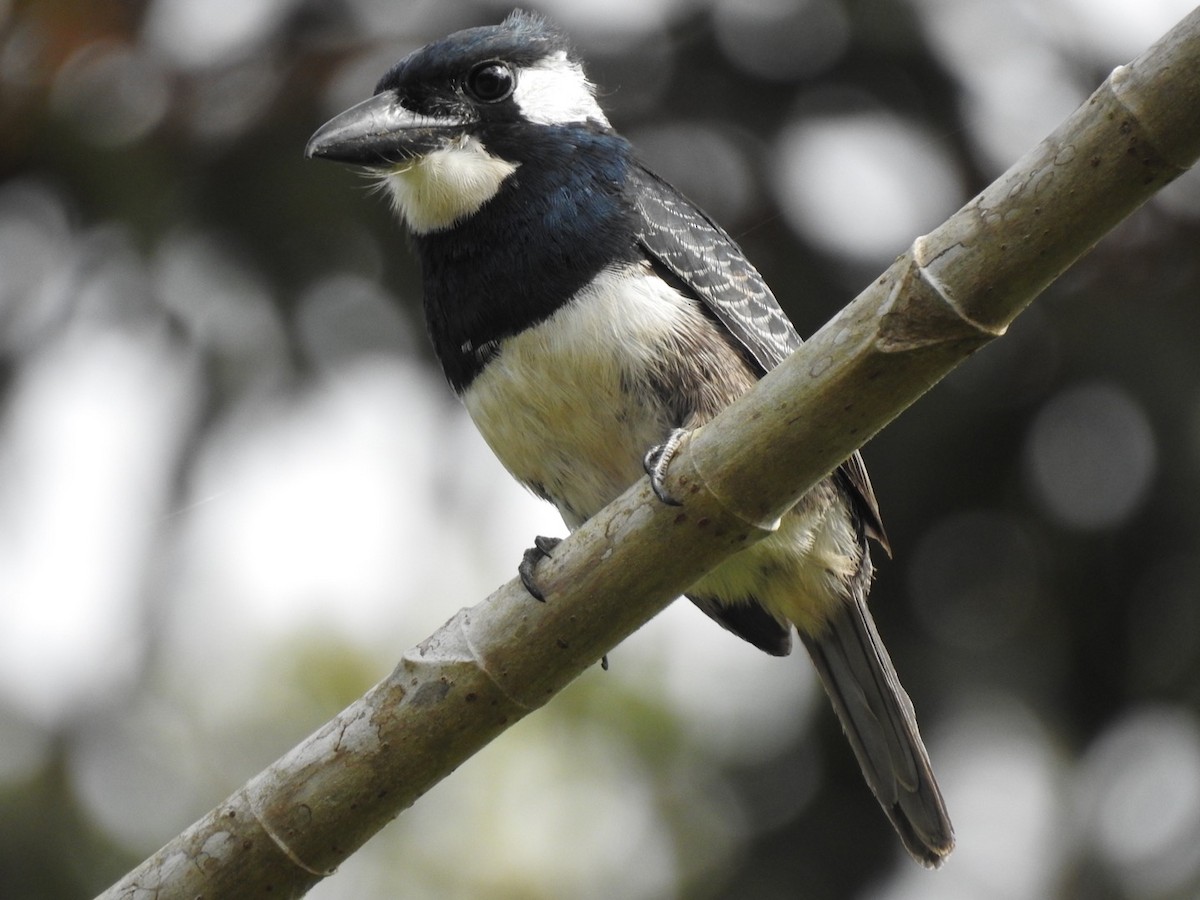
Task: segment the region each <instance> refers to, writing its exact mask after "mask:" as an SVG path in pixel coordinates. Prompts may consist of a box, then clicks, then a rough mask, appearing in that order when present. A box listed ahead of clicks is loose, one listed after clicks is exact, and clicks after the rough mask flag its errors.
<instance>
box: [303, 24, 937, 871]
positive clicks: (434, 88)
mask: <svg viewBox="0 0 1200 900" xmlns="http://www.w3.org/2000/svg"><path fill="white" fill-rule="evenodd" d="M596 96H597V90H596V87H595V85H594V84H593V83H592V82H591V81H590V80H589V78H588V76H587V74H586V73H585V71H584V66H583V61H582V59H581V57H580V55H579V54H578V52H577V51H576V50H575V48H574V46H573V45H572V43H571V41H570V39H569V38H568V36H567V35H566V34H565V32H563V31H562V30H561V29H560V28H559V27H558V26H557V25H555V24H554V23H553V22H551V21H550V20H549V19H547V18H546V17H544V16H541V15H539V14H535V13H529V12H525V11H522V10H514V11H513V12H512V13H511V14H509V15H508V16H507V17H506V18H505V19H504V20H503V21H502V22H501V23H500V24H498V25H488V26H481V27H475V28H467V29H465V30H462V31H457V32H455V33H453V34H450V35H449V36H447V37H444V38H441V39H438V40H435V41H433V42H431V43H429V44H427V45H425V46H423V47H421V48H419V49H417V50H414V51H413V52H411V53H409V54H408V55H407V56H405V57H404V58H402V59H401V60H400V61H399V62H397V63H396V64H395V65H393V66H392V67H391V68H390V69H389V70H388V71H387V72H386V73H385V74H384V75H383V77H382V78H381V79H380V80H379V82H378V84H377V85H376V87H375V92H374V94H373V95H372V96H370V97H368V98H367V99H365V100H363V101H362V102H360V103H358V104H357V105H355V106H353V107H351V108H350V109H348V110H346V111H345V112H343V113H341V114H339V115H337V116H335V117H334V118H333V119H331V120H330V121H329V122H327V123H326V124H325V125H323V126H322V127H321V128H319V129H318V130H317V131H316V132H315V133H314V135H313V136H312V138H311V139H310V141H309V142H308V145H307V147H306V149H305V155H306V156H307V157H309V158H313V159H325V160H330V161H334V162H340V163H344V164H348V165H352V166H357V167H361V168H362V169H364V170H366V172H367V173H368V174H369V175H370V176H371V177H372V178H373V179H375V180H376V181H377V182H378V184H379V185H380V187H381V188H382V190H383V193H384V194H385V195H386V196H387V197H388V198H389V199H390V202H391V205H392V207H393V209H394V211H395V213H396V215H397V216H398V218H399V219H400V221H401V223H402V225H403V227H404V229H405V230H406V231H407V233H408V236H409V239H410V244H411V248H412V251H413V252H414V253H415V255H416V257H417V259H418V262H419V265H420V269H421V281H422V286H423V294H424V296H423V306H424V313H425V319H426V326H427V330H428V333H429V337H430V339H431V342H432V344H433V349H434V352H435V354H436V356H437V358H438V360H439V362H440V364H441V367H442V370H443V372H444V374H445V377H446V380H447V381H448V382H449V385H450V387H451V388H452V389H453V391H454V393H455V394H457V395H458V397H459V398H460V399H461V401H462V402H463V404H464V405H465V407H466V410H467V412H468V413H469V415H470V417H471V419H472V420H473V421H474V423H475V425H476V427H477V428H478V430H479V431H480V433H481V434H482V435H483V438H484V439H485V441H486V442H487V443H488V445H489V446H490V448H491V449H492V451H493V452H494V453H495V455H496V456H497V457H498V458H499V460H500V461H501V463H503V465H504V466H505V467H506V468H507V470H508V471H509V472H510V473H511V474H512V475H513V476H514V477H515V478H516V479H517V480H518V481H519V482H521V483H522V484H523V485H524V486H525V487H527V488H528V489H529V490H531V491H532V492H533V493H534V494H536V495H537V496H539V497H541V498H543V499H545V500H548V501H549V502H551V503H553V504H554V505H555V506H556V507H557V508H558V510H559V512H560V513H561V515H562V518H563V520H564V522H565V523H566V525H567V527H568V528H569V529H571V530H574V529H575V528H578V527H579V526H580V525H581V524H582V523H584V522H586V521H587V520H588V518H589V517H591V516H593V515H595V514H596V513H597V512H598V511H599V510H601V509H602V508H603V507H604V506H606V505H607V504H608V503H610V502H611V501H612V500H614V499H616V498H617V497H618V496H620V495H621V494H622V493H623V492H624V491H625V490H626V489H627V488H628V487H629V486H630V485H632V484H634V483H635V482H636V481H638V480H639V479H640V478H642V477H643V476H644V475H649V477H650V483H651V486H652V487H653V489H654V492H655V494H657V495H658V498H659V500H660V501H661V502H664V503H670V504H676V503H678V500H677V499H676V498H674V497H672V496H671V495H670V493H669V491H668V490H667V489H666V487H665V478H666V473H667V472H668V471H669V466H670V462H671V457H672V455H673V453H674V451H675V449H676V448H677V447H678V445H679V443H680V441H681V439H682V437H683V436H684V435H686V434H687V433H688V432H689V431H690V430H692V429H695V428H697V427H698V426H700V425H702V424H704V423H705V422H707V421H709V420H710V419H712V418H713V417H714V416H715V415H716V414H717V413H718V412H719V411H720V410H722V409H723V408H724V407H726V406H727V405H728V404H730V403H731V402H732V401H733V400H735V399H737V398H738V397H739V396H741V395H742V394H743V393H745V392H746V391H747V390H749V389H750V388H752V387H753V386H754V385H755V383H756V382H757V381H758V380H759V379H760V378H761V377H762V376H763V375H764V374H765V373H766V372H767V371H769V370H770V369H772V368H774V367H775V366H777V365H778V364H779V363H780V362H782V361H783V359H785V358H786V357H787V356H788V355H790V354H791V353H792V352H793V351H794V350H795V349H796V348H797V347H799V346H800V344H801V338H800V336H799V335H798V333H797V331H796V329H795V327H794V326H793V325H792V323H791V322H790V321H789V320H788V318H787V316H786V315H785V314H784V312H783V310H782V309H781V308H780V305H779V303H778V302H777V301H776V299H775V297H774V295H773V294H772V292H771V290H770V288H769V287H768V286H767V284H766V282H765V281H764V280H763V278H762V276H761V275H760V274H759V273H758V271H757V270H756V269H755V268H754V266H753V265H752V264H751V263H750V262H749V260H748V259H747V258H746V255H745V254H744V253H743V251H742V249H741V248H740V247H739V246H738V244H737V243H736V242H735V241H734V240H733V239H732V238H731V237H730V236H729V234H728V233H727V232H726V231H725V230H724V229H723V228H722V227H721V226H720V225H718V224H717V223H716V222H715V221H714V220H713V219H712V218H710V217H709V216H708V215H707V214H705V213H704V212H703V211H701V210H700V208H699V207H697V206H696V205H695V204H693V203H692V202H691V201H689V200H688V199H687V198H686V197H684V196H683V195H682V194H681V193H680V192H679V191H678V190H676V189H675V188H674V187H672V186H671V185H670V184H669V183H668V182H666V181H665V180H664V179H662V178H661V177H659V176H658V175H656V174H654V172H652V171H651V170H650V169H649V168H647V167H646V166H645V165H644V164H643V163H642V162H641V161H640V158H639V157H638V156H637V154H636V152H635V151H634V149H633V147H632V146H631V144H630V143H629V142H628V141H627V140H625V138H623V137H621V136H620V135H619V134H618V133H617V132H616V130H614V128H613V126H612V125H611V124H610V122H609V120H608V118H607V116H606V115H605V113H604V111H603V109H602V108H601V106H600V105H599V102H598V101H597V99H596ZM872 541H873V542H875V543H877V544H878V545H879V546H880V547H881V548H882V549H883V550H884V551H885V552H887V553H889V555H890V552H891V551H890V547H889V544H888V539H887V536H886V533H885V531H884V528H883V522H882V520H881V518H880V513H879V506H878V502H877V500H876V497H875V492H874V489H873V488H872V486H871V481H870V479H869V477H868V475H867V470H866V467H865V465H864V464H863V460H862V457H861V456H860V455H859V454H858V453H857V452H856V453H855V454H854V455H852V456H851V457H850V458H849V459H847V460H846V461H845V462H844V463H842V464H841V465H840V466H839V467H838V468H837V469H836V470H835V471H834V472H833V473H832V474H831V475H829V476H828V477H826V478H825V479H824V480H823V481H821V482H820V483H818V484H817V485H816V486H815V487H813V488H812V489H811V490H810V491H809V492H808V493H807V494H805V495H804V496H803V497H802V498H801V499H800V500H799V501H798V502H797V503H796V504H795V506H794V507H793V508H792V509H791V510H790V511H789V512H788V513H786V514H785V515H784V516H783V517H782V520H781V522H780V525H779V527H778V529H777V530H776V531H775V532H774V533H773V534H771V535H770V536H768V537H767V538H765V539H763V540H761V541H759V542H758V543H756V544H754V545H753V546H751V547H748V548H746V549H744V550H742V551H739V552H738V553H736V554H735V555H734V556H732V557H730V558H728V559H727V560H726V561H724V562H722V563H721V564H720V565H719V566H717V567H716V568H715V569H713V570H712V571H711V572H710V573H708V574H707V575H705V576H703V577H702V578H701V579H700V580H699V581H697V582H696V583H695V584H694V585H693V586H692V587H691V588H690V589H689V590H688V591H687V596H688V598H689V599H690V600H691V601H692V602H693V603H694V604H695V605H696V606H697V607H699V608H700V609H701V610H702V611H703V612H705V613H706V614H707V615H708V616H710V617H711V618H712V619H714V620H716V621H717V622H718V623H719V624H720V625H722V626H723V627H724V628H726V629H728V630H729V631H731V632H733V633H734V634H736V635H737V636H739V637H741V638H743V639H744V640H746V641H748V642H749V643H750V644H752V645H754V646H755V647H757V648H759V649H761V650H763V651H765V652H766V653H768V654H772V655H775V656H784V655H787V654H788V653H789V652H790V651H791V649H792V631H793V629H795V631H796V633H797V634H798V635H799V637H800V641H801V642H802V643H803V645H804V646H805V648H806V649H807V650H808V653H809V656H810V657H811V658H812V661H813V663H814V664H815V667H816V670H817V672H818V674H819V677H820V680H821V682H822V684H823V686H824V688H825V690H826V692H827V693H828V695H829V698H830V700H831V701H832V705H833V708H834V711H835V713H836V715H837V717H838V718H839V720H840V722H841V725H842V728H843V730H844V732H845V734H846V736H847V738H848V740H849V743H850V745H851V747H852V749H853V752H854V754H855V756H856V757H857V759H858V762H859V764H860V766H861V768H862V771H863V774H864V776H865V780H866V782H867V784H868V785H869V786H870V788H871V790H872V791H873V793H874V795H875V797H876V798H877V799H878V801H879V803H880V805H881V806H882V808H883V810H884V812H885V813H886V815H887V817H888V818H889V819H890V821H891V823H892V825H893V826H894V828H895V830H896V832H897V833H898V834H899V837H900V839H901V842H902V843H903V845H904V847H905V848H906V849H907V850H908V852H909V853H910V854H911V855H912V857H913V858H914V859H916V860H917V861H918V862H920V863H922V864H923V865H926V866H928V867H936V866H938V865H940V864H941V863H942V861H943V860H944V859H945V858H946V857H947V856H948V855H949V853H950V852H951V850H952V849H953V846H954V830H953V826H952V825H951V822H950V818H949V816H948V814H947V812H946V807H945V804H944V801H943V799H942V794H941V790H940V788H939V787H938V784H937V781H936V779H935V777H934V774H933V770H932V766H931V764H930V760H929V755H928V752H927V751H926V748H925V745H924V743H923V742H922V740H921V736H920V733H919V731H918V728H917V723H916V719H915V715H914V712H913V706H912V702H911V701H910V699H909V697H908V695H907V694H906V693H905V691H904V688H903V687H902V686H901V684H900V680H899V678H898V677H897V674H896V670H895V668H894V666H893V664H892V662H891V659H890V657H889V656H888V653H887V650H886V649H885V647H884V645H883V642H882V640H881V638H880V636H879V632H878V630H877V629H876V626H875V623H874V621H873V620H872V617H871V614H870V612H869V610H868V608H867V596H868V592H869V590H870V587H871V582H872V577H873V568H872V563H871V557H870V542H872ZM556 542H557V539H554V538H545V537H540V536H539V537H538V538H536V540H535V541H534V544H535V546H534V547H533V548H531V549H530V550H529V551H528V552H527V553H526V554H525V556H524V558H523V559H522V560H521V563H520V565H519V567H518V571H519V573H520V575H521V580H522V581H523V582H524V584H525V586H526V587H527V588H528V589H529V592H530V593H531V594H532V595H533V596H534V597H535V598H537V599H540V600H543V601H545V600H546V598H545V596H544V595H543V593H542V591H541V589H540V588H539V587H538V584H537V567H538V565H539V564H540V562H541V561H542V560H543V559H544V558H545V557H546V556H548V555H550V554H552V553H553V550H554V546H555V544H556Z"/></svg>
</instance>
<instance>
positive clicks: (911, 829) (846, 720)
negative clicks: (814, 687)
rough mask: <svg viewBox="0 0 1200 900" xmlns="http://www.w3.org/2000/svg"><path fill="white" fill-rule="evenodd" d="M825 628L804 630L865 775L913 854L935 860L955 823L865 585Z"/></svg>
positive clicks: (950, 841)
mask: <svg viewBox="0 0 1200 900" xmlns="http://www.w3.org/2000/svg"><path fill="white" fill-rule="evenodd" d="M854 594H855V598H854V599H853V600H852V601H851V602H849V603H846V604H844V605H842V606H840V607H839V609H838V611H837V612H836V613H835V614H834V616H833V617H832V618H831V619H830V620H829V621H828V622H827V623H826V625H825V627H824V628H823V629H822V631H821V632H820V633H818V634H815V635H808V634H804V633H803V632H801V638H802V640H803V641H804V645H805V646H806V647H807V648H808V652H809V655H810V656H811V657H812V660H813V662H814V663H815V664H816V667H817V672H818V673H820V676H821V682H822V683H823V684H824V685H825V690H826V692H827V693H828V694H829V699H830V700H832V701H833V708H834V710H835V711H836V712H837V716H838V719H840V720H841V723H842V728H843V729H844V730H845V732H846V737H847V738H849V740H850V745H851V746H852V747H853V748H854V755H855V756H857V757H858V762H859V765H860V766H862V771H863V775H864V777H865V778H866V780H867V783H868V784H869V785H870V786H871V790H872V791H874V793H875V796H876V798H878V800H879V803H880V805H881V806H882V807H883V810H884V812H885V813H887V816H888V818H889V819H891V822H892V825H893V826H895V828H896V831H897V832H898V833H899V835H900V839H901V840H902V841H903V842H904V846H905V848H906V849H907V850H908V852H909V853H911V854H912V856H913V858H914V859H916V860H917V861H918V862H920V863H921V864H923V865H925V866H929V867H931V868H935V867H937V866H939V865H941V863H942V860H943V859H945V858H946V856H948V855H949V853H950V851H951V850H952V849H953V848H954V828H953V826H952V825H951V824H950V817H949V816H948V815H947V813H946V807H945V805H944V804H943V802H942V793H941V791H940V790H939V789H938V785H937V781H936V780H935V779H934V777H933V770H932V768H931V767H930V764H929V755H928V753H927V752H926V751H925V745H924V744H923V743H921V735H920V733H919V732H918V731H917V720H916V717H915V715H914V714H913V706H912V701H911V700H909V699H908V694H906V693H905V692H904V688H903V687H902V686H901V685H900V679H899V678H898V677H897V676H896V670H895V668H894V667H893V666H892V661H891V659H890V658H889V657H888V653H887V650H886V649H885V648H884V646H883V642H882V641H881V640H880V638H879V632H878V631H877V630H876V629H875V623H874V621H872V619H871V613H870V612H869V611H868V610H867V604H866V597H865V595H864V592H861V591H857V590H856V591H854Z"/></svg>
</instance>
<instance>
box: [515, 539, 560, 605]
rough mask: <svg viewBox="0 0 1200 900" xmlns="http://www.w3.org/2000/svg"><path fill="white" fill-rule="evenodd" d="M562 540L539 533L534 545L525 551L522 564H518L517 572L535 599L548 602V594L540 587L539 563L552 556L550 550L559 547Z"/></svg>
mask: <svg viewBox="0 0 1200 900" xmlns="http://www.w3.org/2000/svg"><path fill="white" fill-rule="evenodd" d="M561 542H562V538H556V537H543V536H542V535H540V534H539V535H538V536H537V537H535V538H534V539H533V546H532V547H530V548H529V549H528V550H526V551H525V555H524V556H523V557H522V558H521V564H520V565H519V566H517V574H518V575H519V576H520V577H521V584H523V585H525V590H527V591H529V596H531V597H533V599H534V600H538V601H541V602H542V603H545V602H546V595H545V594H544V593H542V589H541V588H540V587H538V584H537V578H536V577H535V573H536V571H537V567H538V563H540V562H541V561H542V560H543V559H547V558H548V557H549V556H550V551H551V550H553V549H554V548H555V547H557V546H558V545H559V544H560V543H561Z"/></svg>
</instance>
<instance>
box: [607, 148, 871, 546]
mask: <svg viewBox="0 0 1200 900" xmlns="http://www.w3.org/2000/svg"><path fill="white" fill-rule="evenodd" d="M629 179H630V187H631V189H632V191H633V201H634V205H635V206H636V208H637V211H638V214H639V215H638V220H639V229H640V232H639V236H638V240H639V243H640V244H641V246H642V249H643V250H644V251H645V252H646V254H647V256H648V257H649V258H650V262H651V264H652V265H655V266H656V267H657V268H659V269H660V270H663V269H665V270H666V272H667V273H668V274H669V275H671V276H673V277H674V279H675V280H677V281H678V282H680V283H681V285H682V286H683V287H684V288H686V290H687V292H688V293H690V294H692V295H693V296H695V297H696V299H697V300H699V301H700V302H701V303H703V304H704V305H705V307H707V308H708V310H709V312H711V313H712V315H713V316H714V317H716V319H717V320H718V321H719V322H720V323H721V324H722V325H724V326H725V328H726V329H728V331H729V333H730V334H731V335H733V337H734V338H735V339H736V340H737V341H738V343H740V344H741V345H742V347H743V348H745V350H746V352H747V353H748V354H749V355H750V356H751V357H752V358H753V359H754V360H755V361H757V363H758V365H759V366H760V367H761V368H762V371H763V372H764V373H765V372H767V371H769V370H770V369H773V368H775V366H777V365H779V364H780V363H781V362H783V360H784V359H785V358H787V357H788V356H789V355H790V354H791V353H792V351H794V350H795V349H796V348H798V347H799V346H800V344H801V343H802V341H801V339H800V335H799V334H798V333H797V332H796V329H795V326H793V325H792V323H791V321H790V320H789V319H788V317H787V315H786V314H785V313H784V312H783V309H782V308H780V306H779V301H777V300H776V299H775V295H774V294H772V293H771V289H770V288H769V287H767V284H766V282H765V281H764V280H763V277H762V276H761V275H760V274H759V273H758V270H757V269H755V268H754V266H753V265H751V263H750V261H749V260H748V259H746V255H745V254H744V253H743V252H742V249H741V247H739V246H738V245H737V243H736V242H735V241H734V240H733V238H731V237H730V236H729V235H728V233H726V231H725V229H723V228H722V227H721V226H720V225H718V224H717V223H716V222H714V221H713V220H712V219H710V218H709V217H708V216H707V215H706V214H705V213H704V212H703V211H702V210H701V209H700V208H699V207H697V206H696V205H695V204H693V203H692V202H691V201H690V200H688V199H687V198H686V197H684V196H683V195H682V194H681V193H679V191H677V190H676V189H675V188H673V187H672V186H671V185H670V184H668V183H667V182H666V181H664V180H663V179H662V178H660V177H659V176H658V175H655V174H654V173H653V172H651V171H650V170H649V169H647V168H646V167H645V166H643V165H641V164H640V163H636V162H635V163H634V164H633V168H632V170H631V171H630V175H629ZM837 478H838V480H839V481H841V483H842V485H843V487H844V488H845V489H847V492H848V494H849V496H850V497H851V499H852V501H853V503H854V507H855V510H856V511H857V512H858V514H859V516H860V517H861V521H862V524H863V527H864V529H865V531H866V533H867V534H868V535H870V536H871V537H873V538H875V540H877V541H879V543H880V544H881V545H882V546H883V548H884V550H886V551H887V552H888V553H889V554H890V553H891V549H890V547H889V546H888V539H887V535H886V533H885V532H884V530H883V522H882V520H881V518H880V515H879V505H878V502H877V501H876V499H875V491H874V489H873V488H872V487H871V479H870V478H869V477H868V475H867V469H866V466H865V465H864V464H863V461H862V457H861V456H860V455H859V454H858V453H857V452H855V453H854V454H852V455H851V456H850V458H849V459H847V460H846V461H845V462H844V463H842V464H841V466H839V467H838V470H837Z"/></svg>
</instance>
